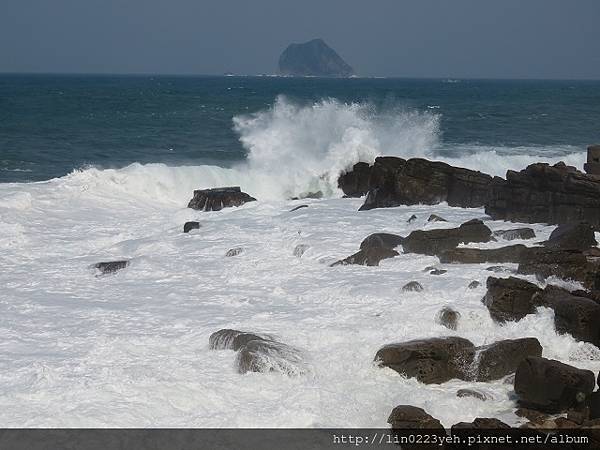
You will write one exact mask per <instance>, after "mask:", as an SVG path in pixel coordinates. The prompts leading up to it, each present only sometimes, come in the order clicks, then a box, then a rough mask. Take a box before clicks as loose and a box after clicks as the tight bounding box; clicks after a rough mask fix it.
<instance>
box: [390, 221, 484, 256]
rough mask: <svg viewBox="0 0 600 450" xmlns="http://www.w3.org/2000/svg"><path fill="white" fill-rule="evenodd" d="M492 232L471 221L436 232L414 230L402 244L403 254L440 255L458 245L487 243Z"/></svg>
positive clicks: (480, 222)
mask: <svg viewBox="0 0 600 450" xmlns="http://www.w3.org/2000/svg"><path fill="white" fill-rule="evenodd" d="M491 235H492V232H491V231H490V229H489V228H488V227H487V226H486V225H484V223H483V222H482V221H481V220H478V219H473V220H470V221H468V222H465V223H463V224H462V225H461V226H460V227H458V228H449V229H437V230H427V231H423V230H416V231H413V232H412V233H410V234H409V235H408V236H407V237H406V238H404V241H403V242H402V249H403V250H404V252H405V253H419V254H423V255H440V254H441V253H443V252H445V251H447V250H451V249H454V248H456V246H457V245H458V244H460V243H465V244H468V243H470V242H488V241H489V240H490V239H491Z"/></svg>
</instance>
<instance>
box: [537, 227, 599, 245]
mask: <svg viewBox="0 0 600 450" xmlns="http://www.w3.org/2000/svg"><path fill="white" fill-rule="evenodd" d="M544 245H545V246H546V247H554V248H560V249H564V250H580V251H583V250H587V249H589V248H590V247H594V246H596V245H598V242H597V241H596V238H595V236H594V229H593V228H592V227H591V226H590V224H589V223H586V222H577V223H569V224H564V225H559V226H558V227H556V228H555V229H554V231H553V232H552V234H551V235H550V238H549V239H548V240H547V241H546V242H545V243H544Z"/></svg>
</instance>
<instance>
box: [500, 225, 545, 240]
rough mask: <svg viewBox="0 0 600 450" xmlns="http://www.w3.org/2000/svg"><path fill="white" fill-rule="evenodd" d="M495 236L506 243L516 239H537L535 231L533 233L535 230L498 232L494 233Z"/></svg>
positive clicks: (520, 229) (524, 229)
mask: <svg viewBox="0 0 600 450" xmlns="http://www.w3.org/2000/svg"><path fill="white" fill-rule="evenodd" d="M494 236H496V237H499V238H501V239H504V240H505V241H512V240H515V239H533V238H535V231H533V228H515V229H514V230H498V231H494Z"/></svg>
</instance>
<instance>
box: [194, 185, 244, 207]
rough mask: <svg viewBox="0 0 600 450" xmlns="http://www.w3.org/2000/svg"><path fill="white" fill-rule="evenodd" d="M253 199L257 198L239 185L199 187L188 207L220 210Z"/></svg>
mask: <svg viewBox="0 0 600 450" xmlns="http://www.w3.org/2000/svg"><path fill="white" fill-rule="evenodd" d="M253 201H256V199H255V198H254V197H251V196H249V195H248V194H246V193H245V192H242V191H241V189H240V188H239V186H235V187H222V188H214V189H199V190H196V191H194V197H193V198H192V199H191V200H190V202H189V204H188V208H192V209H197V210H200V211H220V210H221V209H223V208H229V207H232V206H241V205H243V204H244V203H247V202H253Z"/></svg>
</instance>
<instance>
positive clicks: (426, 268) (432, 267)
mask: <svg viewBox="0 0 600 450" xmlns="http://www.w3.org/2000/svg"><path fill="white" fill-rule="evenodd" d="M435 269H436V267H435V266H427V267H425V268H424V269H423V272H431V271H432V270H435Z"/></svg>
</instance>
